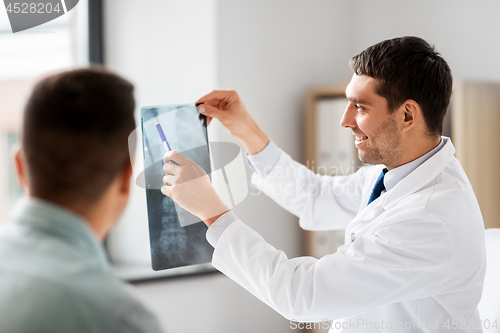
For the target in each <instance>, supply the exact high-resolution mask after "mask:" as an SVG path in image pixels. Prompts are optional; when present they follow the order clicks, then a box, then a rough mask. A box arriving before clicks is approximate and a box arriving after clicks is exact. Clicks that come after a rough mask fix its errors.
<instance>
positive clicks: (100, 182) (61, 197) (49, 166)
mask: <svg viewBox="0 0 500 333" xmlns="http://www.w3.org/2000/svg"><path fill="white" fill-rule="evenodd" d="M133 90H134V87H133V85H132V84H131V83H129V82H128V81H126V80H124V79H122V78H120V77H119V76H117V75H115V74H112V73H109V72H107V71H105V70H102V69H80V70H74V71H68V72H65V73H62V74H58V75H54V76H51V77H48V78H46V79H44V80H42V81H40V82H39V83H38V84H37V85H36V86H35V88H34V89H33V92H32V94H31V97H30V98H29V100H28V103H27V105H26V109H25V113H24V121H23V128H22V138H21V147H22V153H23V156H24V159H25V162H26V168H27V178H28V186H29V190H30V194H31V195H33V196H35V197H39V198H42V199H46V200H50V201H53V202H56V203H60V204H68V203H74V202H83V203H93V202H95V201H97V200H98V199H99V198H100V197H101V195H102V194H104V192H105V191H106V190H107V189H108V187H109V186H110V185H111V183H112V182H113V181H114V180H115V179H116V177H117V176H118V175H119V174H120V173H121V171H122V170H124V168H125V166H126V165H127V163H130V159H129V152H128V136H129V134H130V133H131V132H132V131H133V130H134V127H135V121H134V109H135V101H134V97H133Z"/></svg>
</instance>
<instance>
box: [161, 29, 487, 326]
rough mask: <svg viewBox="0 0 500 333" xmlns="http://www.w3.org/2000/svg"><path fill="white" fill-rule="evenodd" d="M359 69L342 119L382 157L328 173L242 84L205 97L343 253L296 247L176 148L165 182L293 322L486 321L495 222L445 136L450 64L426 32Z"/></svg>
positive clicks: (229, 267)
mask: <svg viewBox="0 0 500 333" xmlns="http://www.w3.org/2000/svg"><path fill="white" fill-rule="evenodd" d="M350 66H351V68H352V69H353V71H354V75H353V77H352V80H351V82H350V83H349V85H348V87H347V89H346V97H347V108H346V110H345V113H344V115H343V118H342V120H341V125H342V126H343V127H345V128H347V129H349V130H351V131H352V134H353V136H354V139H355V145H356V147H357V149H358V153H359V158H360V159H361V160H362V161H363V162H365V163H368V164H373V166H368V167H362V168H360V169H359V170H358V171H357V172H356V173H354V174H352V175H349V176H336V177H332V176H322V175H319V174H315V173H313V172H312V171H310V170H309V169H307V168H306V167H305V166H304V165H301V164H299V163H297V162H295V161H293V160H292V159H291V158H290V156H289V155H288V154H286V153H285V152H284V151H282V150H281V149H279V148H278V147H277V146H276V145H275V144H274V143H273V141H271V140H269V138H268V137H267V136H266V135H265V134H264V133H263V132H262V131H261V130H260V128H259V127H258V126H257V124H256V123H255V122H254V121H253V119H252V118H251V116H250V115H249V113H248V112H247V110H246V108H245V107H244V105H243V103H242V102H241V100H240V98H239V97H238V95H237V94H236V93H235V92H234V91H214V92H212V93H209V94H208V95H206V96H204V97H202V98H201V99H200V100H199V101H198V102H200V103H203V105H201V106H200V107H199V111H200V112H201V113H203V114H205V115H206V116H208V117H209V118H210V119H211V118H217V119H218V120H219V121H221V123H222V124H223V125H224V126H225V127H226V128H227V129H228V130H229V131H230V132H231V134H233V135H234V136H235V137H237V138H239V139H240V140H241V141H242V143H243V145H244V146H245V148H246V149H247V151H248V154H249V156H248V160H249V162H250V164H251V165H252V167H253V169H254V170H255V173H254V174H253V175H252V182H253V183H254V184H255V185H256V186H257V187H258V188H259V189H261V190H262V191H263V192H264V193H266V194H267V195H268V196H270V197H271V198H272V199H273V200H275V201H276V202H277V203H278V204H279V205H281V206H282V207H283V208H285V209H286V210H288V211H290V212H291V213H293V214H295V215H296V216H298V217H299V221H300V226H301V227H302V228H303V229H306V230H333V229H345V244H344V245H343V246H340V247H339V248H338V250H337V252H335V253H333V254H331V255H327V256H325V257H322V258H320V259H316V258H311V257H299V258H292V259H289V258H287V256H286V255H285V254H284V253H283V252H282V251H280V250H278V249H275V248H274V247H273V246H272V245H270V244H268V243H266V241H265V240H264V239H263V238H262V237H261V236H260V235H259V234H258V233H257V232H255V231H254V230H252V229H251V228H250V227H249V226H248V225H247V224H245V223H244V222H243V221H241V220H240V219H238V217H237V216H236V215H235V214H234V213H233V212H231V211H230V210H229V209H228V208H227V207H226V206H225V205H224V203H223V202H222V201H221V200H220V199H219V197H218V196H217V194H216V193H215V191H214V189H213V187H212V185H211V184H210V181H209V179H208V177H207V176H206V175H205V174H204V172H203V171H202V170H200V169H201V168H199V167H198V166H197V165H196V164H194V163H193V162H192V161H190V160H189V159H187V158H185V157H184V156H183V155H182V154H180V153H178V152H175V151H174V152H171V153H167V155H166V156H165V161H166V162H168V161H169V160H173V161H176V162H177V163H178V165H175V164H172V163H166V164H165V172H166V176H165V178H164V181H165V184H166V186H164V187H163V188H162V191H163V193H164V194H166V195H168V196H170V197H172V198H173V199H174V200H175V201H177V202H178V203H179V204H180V205H181V206H183V207H184V208H185V209H187V210H189V211H191V212H192V213H193V214H196V215H198V216H199V217H200V218H202V219H203V220H204V222H205V223H206V224H207V225H208V226H209V229H208V232H207V239H208V240H209V242H210V243H211V244H212V245H213V246H214V247H215V252H214V255H213V265H214V266H215V267H216V268H217V269H219V270H220V271H221V272H223V273H224V274H226V275H227V276H229V277H230V278H231V279H233V280H234V281H236V282H237V283H239V284H240V285H241V286H243V287H244V288H245V289H247V290H248V291H249V292H251V293H252V294H254V295H255V296H256V297H258V298H259V299H261V300H262V301H263V302H265V303H266V304H268V305H269V306H270V307H272V308H273V309H275V310H276V311H278V312H279V313H281V314H282V315H283V316H285V317H286V318H288V319H291V320H295V321H298V322H322V321H326V320H335V322H334V324H332V326H333V325H334V327H333V329H334V330H335V329H340V330H341V331H344V332H389V331H390V332H394V331H409V332H443V331H454V332H481V331H482V330H481V327H482V325H481V322H480V318H479V315H478V312H477V309H476V307H477V304H478V302H479V299H480V297H481V291H482V285H483V279H484V272H485V262H486V259H485V247H484V226H483V220H482V217H481V212H480V210H479V206H478V203H477V200H476V197H475V195H474V192H473V190H472V187H471V185H470V183H469V181H468V179H467V176H466V174H465V172H464V171H463V169H462V167H461V165H460V163H459V162H458V160H457V159H456V158H455V157H454V152H455V149H454V147H453V144H452V142H451V140H450V139H449V138H447V137H443V136H441V133H442V125H443V119H444V115H445V113H446V109H447V107H448V104H449V101H450V97H451V90H452V76H451V71H450V68H449V66H448V65H447V63H446V61H445V60H444V59H443V58H442V57H441V56H440V55H439V54H438V53H437V52H436V51H435V50H434V49H433V48H432V47H431V46H430V45H429V44H428V43H427V42H426V41H424V40H422V39H420V38H417V37H401V38H395V39H391V40H386V41H383V42H380V43H378V44H376V45H373V46H371V47H369V48H368V49H366V50H365V51H363V52H361V53H360V54H359V55H357V56H355V57H354V58H353V59H352V60H351V62H350ZM277 188H278V189H279V188H281V189H282V191H281V192H280V191H276V189H277ZM285 189H286V190H285ZM278 192H280V193H278ZM206 198H211V199H210V200H207V199H206ZM248 223H249V224H251V221H248Z"/></svg>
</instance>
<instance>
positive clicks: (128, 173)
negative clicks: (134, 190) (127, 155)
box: [120, 161, 133, 194]
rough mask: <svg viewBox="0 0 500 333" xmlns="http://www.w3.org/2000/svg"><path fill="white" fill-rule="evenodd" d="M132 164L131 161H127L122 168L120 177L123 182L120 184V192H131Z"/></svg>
mask: <svg viewBox="0 0 500 333" xmlns="http://www.w3.org/2000/svg"><path fill="white" fill-rule="evenodd" d="M132 174H133V172H132V164H131V163H130V161H127V163H125V165H124V166H123V168H122V171H121V173H120V178H121V184H120V192H121V193H123V194H128V193H130V186H131V178H132Z"/></svg>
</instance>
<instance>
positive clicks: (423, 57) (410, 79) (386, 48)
mask: <svg viewBox="0 0 500 333" xmlns="http://www.w3.org/2000/svg"><path fill="white" fill-rule="evenodd" d="M349 65H350V67H351V68H352V70H353V71H354V73H356V74H358V75H367V76H370V77H373V78H374V79H377V80H378V85H377V88H376V92H377V94H379V95H380V96H382V97H384V98H385V99H386V100H387V105H388V108H389V111H390V112H393V111H394V110H396V108H398V107H399V106H401V105H402V104H403V102H405V101H406V100H408V99H413V100H414V101H415V102H417V103H418V105H419V106H420V108H421V109H422V112H423V115H424V119H425V123H426V125H427V128H428V129H429V134H431V135H441V133H442V131H443V121H444V116H445V114H446V110H447V109H448V105H449V103H450V98H451V90H452V84H453V78H452V76H451V70H450V67H449V66H448V64H447V63H446V61H445V60H444V59H443V58H442V57H441V56H440V54H439V53H438V52H436V51H435V49H434V47H432V46H430V45H429V43H427V42H426V41H425V40H423V39H422V38H419V37H399V38H394V39H389V40H384V41H383V42H380V43H378V44H375V45H372V46H370V47H369V48H367V49H366V50H364V51H363V52H361V53H360V54H358V55H356V56H354V57H353V58H352V59H351V61H350V63H349Z"/></svg>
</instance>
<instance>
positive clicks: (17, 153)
mask: <svg viewBox="0 0 500 333" xmlns="http://www.w3.org/2000/svg"><path fill="white" fill-rule="evenodd" d="M11 156H12V159H13V160H14V164H15V166H16V173H17V178H18V179H19V183H20V184H21V187H22V188H23V190H24V192H26V193H27V192H28V175H27V173H26V163H25V161H24V156H23V151H22V149H21V145H20V144H19V143H15V144H14V145H13V146H12V150H11Z"/></svg>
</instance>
